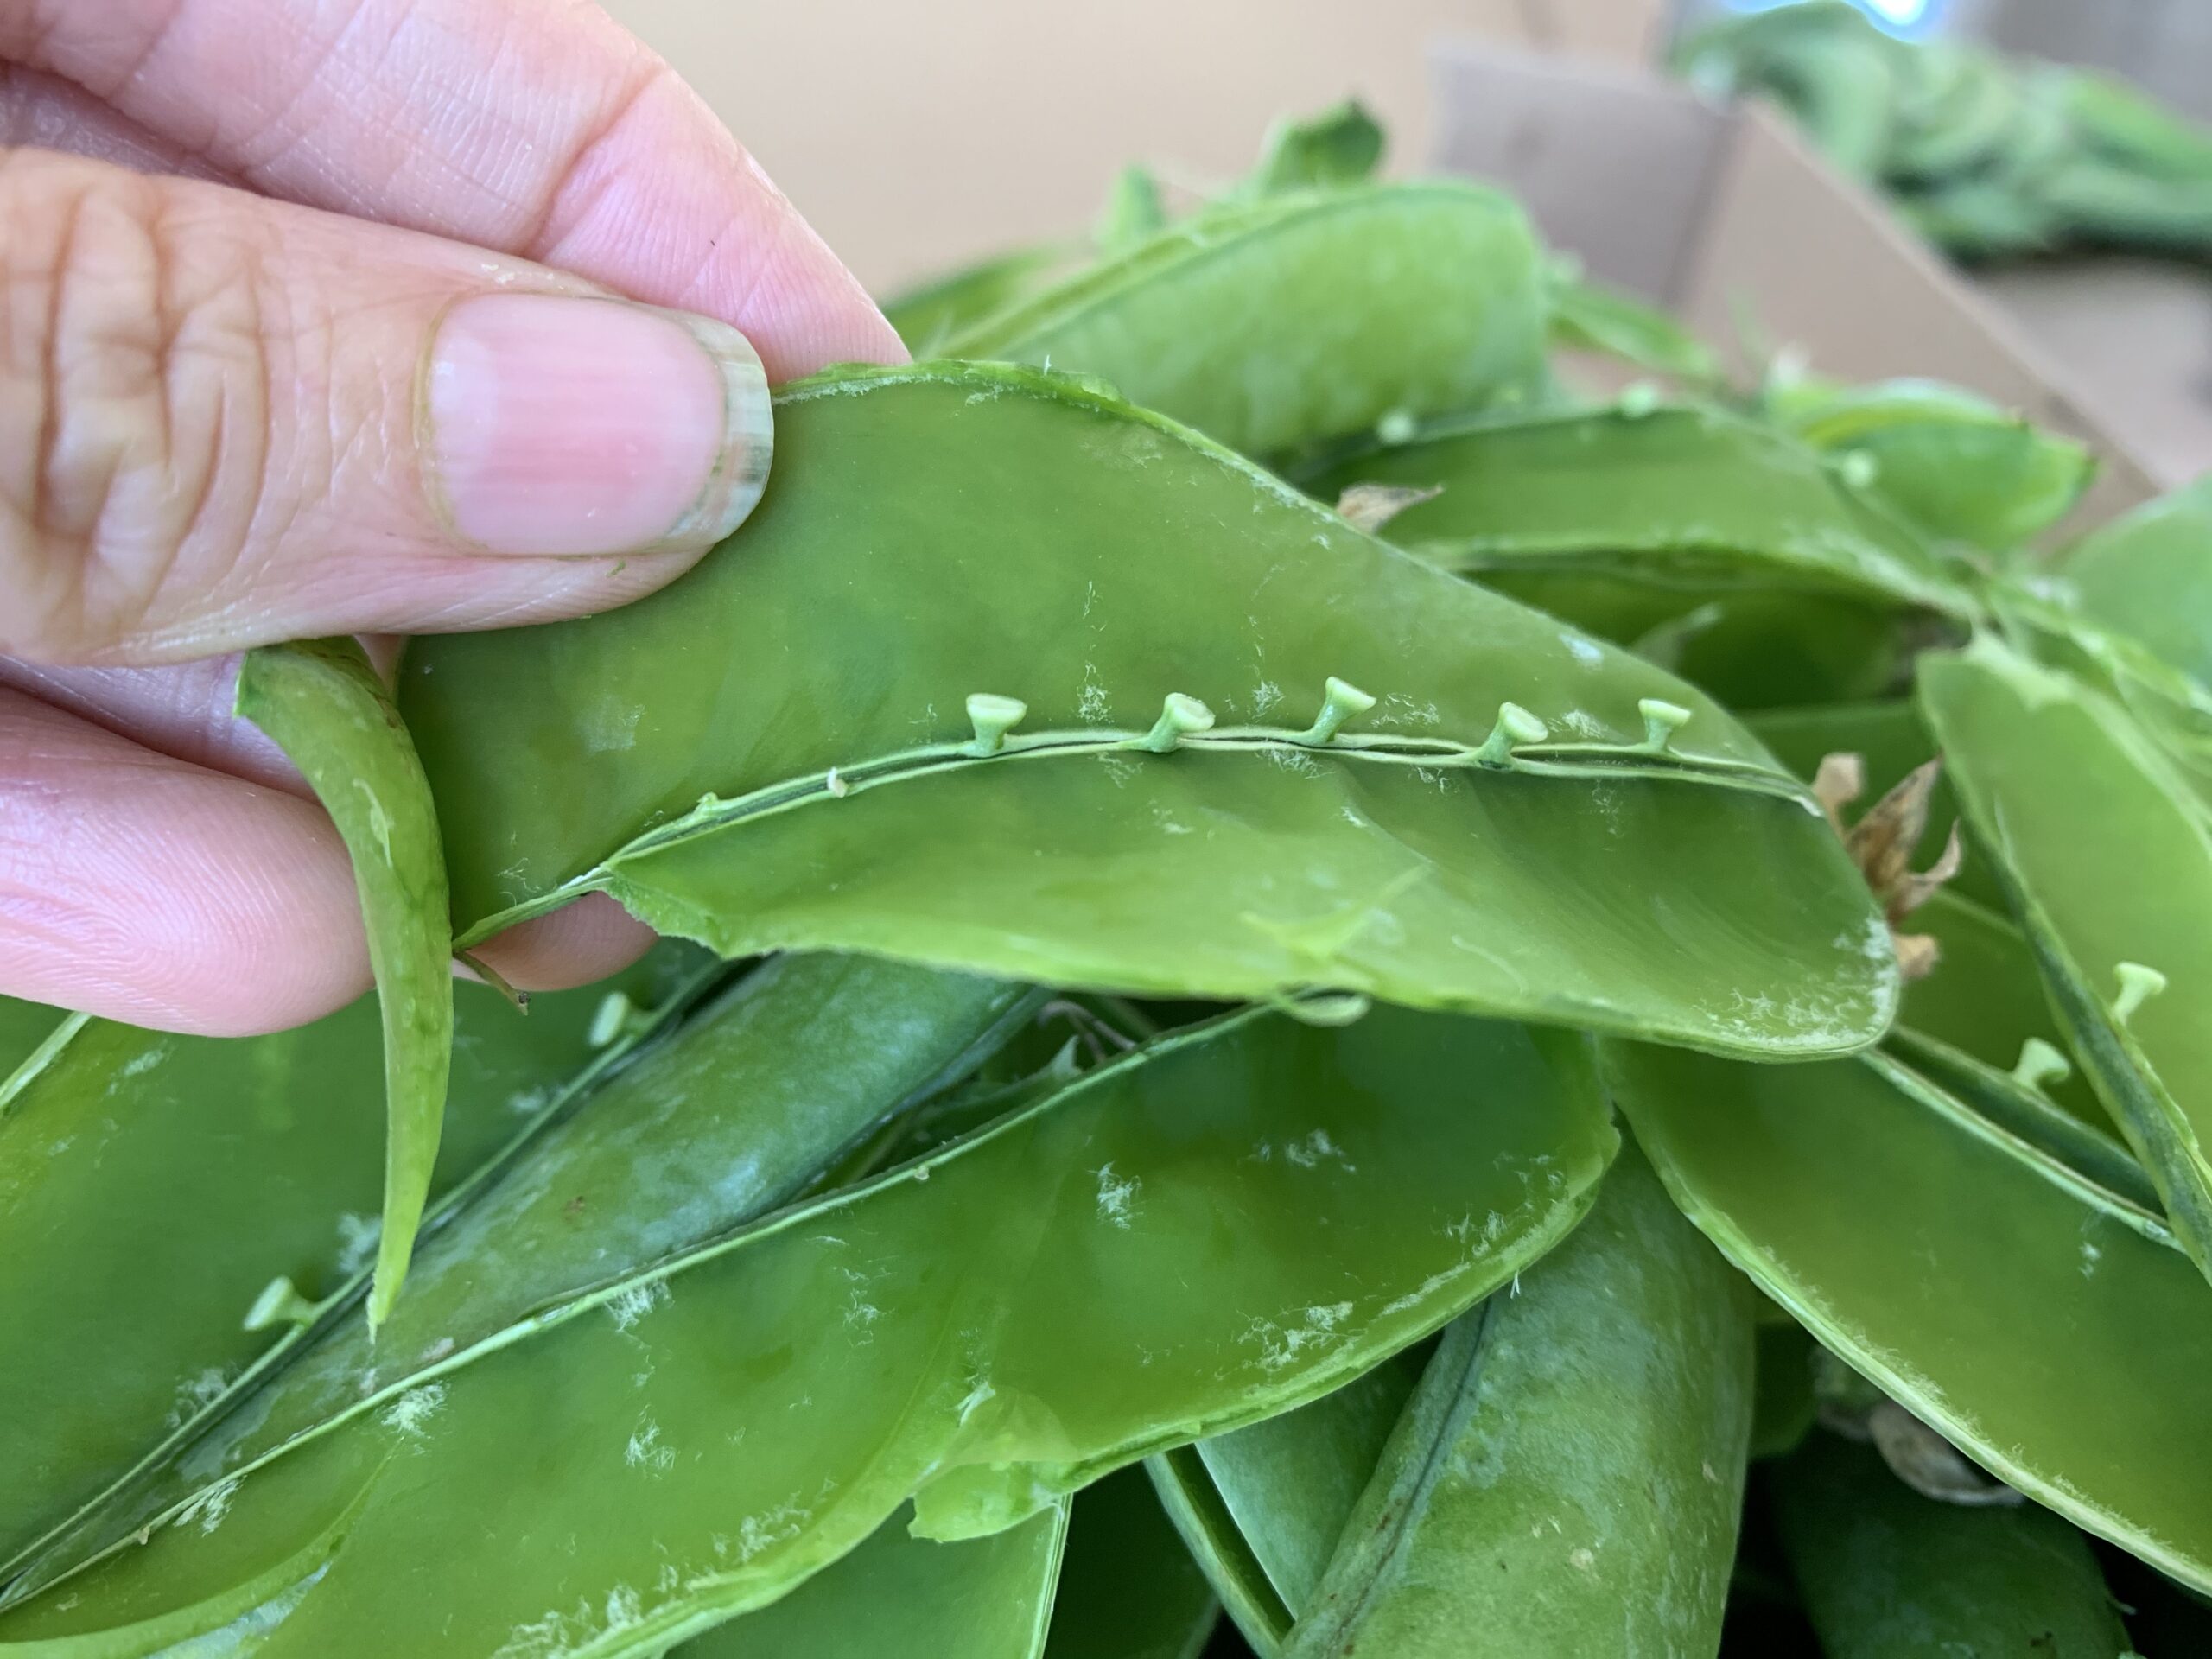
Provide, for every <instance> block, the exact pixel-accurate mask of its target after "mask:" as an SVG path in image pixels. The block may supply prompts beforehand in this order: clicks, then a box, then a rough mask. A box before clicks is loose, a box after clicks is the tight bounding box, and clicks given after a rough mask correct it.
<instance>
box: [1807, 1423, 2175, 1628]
mask: <svg viewBox="0 0 2212 1659" xmlns="http://www.w3.org/2000/svg"><path fill="white" fill-rule="evenodd" d="M1773 1492H1774V1507H1775V1517H1776V1521H1777V1525H1778V1528H1779V1530H1780V1532H1781V1535H1782V1542H1783V1549H1784V1550H1785V1551H1786V1552H1787V1554H1789V1565H1790V1569H1791V1571H1792V1572H1794V1573H1796V1579H1797V1586H1798V1588H1799V1590H1800V1592H1802V1594H1803V1596H1804V1598H1805V1606H1806V1611H1808V1613H1809V1614H1810V1615H1811V1617H1812V1620H1813V1625H1814V1628H1815V1630H1819V1631H1820V1633H1821V1652H1822V1653H1823V1654H1825V1655H1826V1656H1827V1659H1955V1656H1956V1655H1960V1654H1967V1653H1972V1654H1988V1655H1992V1656H1997V1655H2018V1656H2021V1659H2127V1656H2129V1655H2131V1654H2132V1653H2133V1647H2132V1645H2131V1643H2129V1641H2128V1639H2127V1632H2126V1630H2125V1629H2123V1628H2122V1627H2121V1624H2120V1615H2119V1613H2118V1611H2116V1610H2115V1609H2114V1608H2113V1601H2112V1594H2111V1592H2109V1591H2107V1589H2106V1588H2105V1581H2104V1576H2103V1574H2102V1573H2099V1572H2098V1571H2097V1562H2096V1558H2095V1557H2094V1556H2093V1555H2092V1554H2090V1553H2089V1547H2088V1543H2087V1542H2086V1541H2084V1540H2083V1538H2082V1535H2081V1534H2080V1533H2078V1532H2076V1531H2075V1529H2073V1528H2071V1527H2069V1526H2068V1525H2067V1524H2066V1522H2063V1521H2062V1520H2060V1519H2059V1518H2058V1517H2057V1516H2055V1515H2053V1514H2051V1513H2050V1511H2049V1510H2044V1509H2039V1508H2037V1507H2036V1506H2035V1505H2034V1504H2021V1505H2018V1506H2017V1507H2013V1508H1982V1509H1970V1508H1965V1507H1961V1505H1958V1504H1955V1503H1937V1502H1936V1500H1935V1499H1933V1498H1927V1497H1922V1496H1921V1495H1920V1494H1919V1493H1917V1492H1916V1491H1913V1490H1912V1489H1911V1488H1910V1487H1909V1486H1907V1485H1906V1484H1904V1482H1903V1481H1901V1480H1899V1479H1898V1478H1897V1477H1896V1476H1895V1475H1893V1474H1891V1472H1890V1471H1889V1468H1888V1466H1887V1465H1885V1464H1884V1463H1883V1461H1882V1459H1881V1455H1880V1454H1879V1453H1878V1452H1876V1451H1875V1450H1874V1448H1873V1447H1872V1446H1853V1444H1851V1443H1850V1442H1849V1441H1847V1440H1842V1439H1840V1437H1838V1436H1836V1435H1834V1434H1815V1435H1814V1436H1813V1437H1812V1439H1811V1440H1808V1442H1807V1443H1806V1444H1805V1445H1804V1446H1802V1448H1801V1449H1800V1450H1799V1451H1798V1452H1796V1454H1795V1455H1793V1456H1792V1457H1790V1458H1789V1459H1788V1460H1787V1461H1786V1462H1783V1463H1782V1464H1780V1465H1777V1467H1776V1468H1775V1470H1774V1473H1773Z"/></svg>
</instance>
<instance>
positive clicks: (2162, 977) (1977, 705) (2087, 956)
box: [1920, 639, 2212, 1264]
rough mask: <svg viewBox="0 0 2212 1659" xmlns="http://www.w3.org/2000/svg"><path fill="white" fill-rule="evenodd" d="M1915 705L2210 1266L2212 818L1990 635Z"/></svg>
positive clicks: (2105, 1086)
mask: <svg viewBox="0 0 2212 1659" xmlns="http://www.w3.org/2000/svg"><path fill="white" fill-rule="evenodd" d="M1920 695H1921V702H1922V705H1923V708H1924V709H1926V711H1927V714H1928V716H1929V721H1930V723H1931V724H1932V725H1933V726H1934V728H1935V729H1936V734H1938V735H1939V736H1940V737H1941V738H1942V741H1943V747H1944V751H1945V753H1946V755H1947V756H1948V761H1949V765H1950V767H1951V772H1952V775H1953V777H1954V778H1955V779H1956V781H1957V786H1958V790H1959V793H1960V796H1961V799H1962V800H1963V802H1964V803H1965V805H1966V810H1967V814H1968V816H1969V817H1971V818H1972V819H1973V821H1974V826H1975V828H1976V829H1977V830H1978V831H1979V832H1980V841H1981V842H1982V844H1983V845H1985V846H1986V847H1987V848H1988V849H1989V851H1990V853H1991V855H1992V857H1993V860H1994V861H1995V862H1996V864H1997V866H1998V868H1999V874H2001V875H2002V876H2003V878H2004V879H2005V882H2006V884H2007V885H2008V886H2010V887H2012V888H2013V889H2015V901H2014V905H2013V909H2014V912H2015V914H2017V915H2018V917H2019V918H2020V919H2021V922H2022V925H2023V926H2024V930H2025V931H2026V933H2027V936H2028V938H2029V940H2030V942H2031V944H2032V945H2033V946H2034V949H2035V952H2036V956H2037V960H2038V962H2039V963H2041V965H2042V968H2043V971H2044V982H2045V984H2046V986H2047V987H2048V988H2049V990H2050V996H2051V1000H2052V1002H2053V1004H2054V1006H2055V1007H2056V1009H2057V1012H2058V1014H2059V1017H2060V1019H2061V1020H2063V1023H2064V1024H2065V1026H2066V1027H2067V1030H2068V1033H2069V1035H2070V1036H2071V1038H2072V1039H2073V1042H2072V1046H2073V1050H2074V1052H2075V1053H2076V1054H2078V1055H2079V1056H2080V1057H2081V1058H2082V1062H2083V1063H2084V1065H2085V1067H2086V1069H2087V1070H2088V1073H2089V1076H2090V1078H2091V1080H2092V1081H2093V1082H2094V1084H2095V1085H2096V1088H2097V1092H2098V1093H2099V1094H2100V1095H2101V1096H2102V1097H2103V1099H2104V1102H2105V1104H2106V1106H2107V1108H2108V1109H2110V1111H2111V1114H2112V1116H2113V1120H2114V1122H2117V1123H2118V1125H2119V1126H2120V1132H2121V1133H2122V1134H2123V1135H2125V1136H2126V1140H2127V1142H2128V1145H2129V1146H2130V1147H2133V1149H2134V1151H2135V1154H2136V1156H2137V1158H2138V1159H2139V1160H2140V1161H2141V1162H2142V1164H2143V1166H2144V1168H2145V1171H2146V1172H2147V1173H2149V1175H2150V1177H2151V1179H2152V1181H2153V1182H2154V1183H2155V1184H2156V1185H2157V1186H2158V1193H2159V1196H2160V1198H2162V1199H2163V1200H2164V1207H2165V1211H2166V1213H2167V1215H2168V1216H2169V1217H2171V1219H2172V1223H2173V1227H2174V1230H2175V1232H2176V1233H2177V1235H2178V1236H2179V1237H2180V1238H2181V1240H2182V1242H2183V1244H2184V1245H2185V1246H2186V1247H2187V1248H2188V1249H2189V1251H2190V1254H2191V1255H2194V1256H2195V1257H2196V1259H2197V1261H2198V1262H2201V1263H2207V1264H2212V1158H2208V1157H2207V1154H2206V1151H2205V1147H2204V1145H2203V1142H2204V1139H2205V1135H2206V1132H2207V1125H2208V1123H2212V1022H2207V1021H2206V1020H2203V1019H2202V1018H2201V1017H2200V1007H2201V1001H2202V998H2203V996H2204V995H2207V994H2208V992H2212V808H2208V806H2207V805H2206V804H2205V803H2204V802H2203V800H2202V798H2200V797H2198V796H2197V795H2196V793H2195V792H2194V791H2192V790H2191V789H2190V787H2189V786H2188V785H2186V783H2184V782H2183V781H2182V780H2181V779H2179V778H2178V777H2177V774H2176V772H2175V768H2174V767H2173V766H2172V765H2171V761H2170V760H2168V758H2167V757H2166V756H2165V755H2164V753H2162V752H2161V751H2160V750H2159V749H2158V747H2157V746H2156V745H2155V744H2154V743H2152V741H2151V740H2150V739H2149V738H2148V736H2147V735H2146V734H2145V733H2144V731H2143V730H2142V728H2140V727H2139V725H2138V724H2137V723H2136V722H2135V721H2133V719H2132V718H2131V717H2130V716H2129V715H2128V714H2127V712H2126V710H2125V709H2121V708H2120V706H2119V705H2117V704H2116V703H2114V702H2111V701H2110V700H2109V699H2107V698H2106V697H2105V696H2102V695H2101V694H2100V693H2098V692H2096V691H2094V690H2091V689H2089V688H2088V686H2085V685H2082V684H2081V683H2079V682H2077V681H2075V680H2074V679H2072V678H2071V677H2068V676H2066V675H2064V674H2062V673H2058V672H2055V671H2051V670H2050V669H2047V668H2044V667H2041V666H2039V665H2037V664H2034V663H2031V662H2030V661H2028V660H2027V659H2025V658H2023V657H2021V656H2019V655H2018V653H2016V652H2013V651H2012V650H2011V649H2009V648H2008V647H2006V646H2005V645H1999V643H1997V642H1996V641H1995V640H1994V639H1980V640H1977V641H1976V643H1975V644H1974V646H1973V647H1972V649H1970V650H1968V651H1967V652H1961V653H1957V654H1944V655H1935V656H1930V657H1929V658H1924V659H1923V662H1922V664H1921V671H1920ZM2168 986H2171V989H2167V987H2168ZM2161 990H2164V992H2165V994H2164V995H2163V996H2160V995H2155V993H2157V992H2159V991H2161Z"/></svg>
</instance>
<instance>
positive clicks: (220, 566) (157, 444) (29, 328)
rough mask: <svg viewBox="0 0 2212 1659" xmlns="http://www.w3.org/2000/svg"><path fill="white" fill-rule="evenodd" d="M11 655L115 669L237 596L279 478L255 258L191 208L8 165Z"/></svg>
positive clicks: (187, 201)
mask: <svg viewBox="0 0 2212 1659" xmlns="http://www.w3.org/2000/svg"><path fill="white" fill-rule="evenodd" d="M0 225H4V226H6V227H7V233H8V235H7V242H6V245H5V249H4V253H0V275H4V278H5V280H4V283H0V615H4V616H5V618H6V619H7V620H5V621H4V622H0V650H6V651H10V652H16V653H17V654H22V655H30V656H42V657H48V658H57V659H60V658H79V659H97V658H100V657H102V656H105V655H109V654H111V653H112V652H115V651H116V650H117V649H118V647H119V646H120V645H122V644H123V642H124V641H126V640H128V639H131V638H133V637H134V636H137V635H141V634H143V633H144V632H146V631H148V630H149V629H155V630H158V629H159V627H160V626H162V622H163V620H164V619H165V618H167V617H168V616H169V615H170V614H171V613H174V612H175V611H176V610H177V609H178V607H179V606H180V603H181V595H182V594H187V593H190V592H194V591H200V592H204V591H205V590H206V588H207V587H208V586H209V585H210V584H211V583H220V582H223V581H224V580H225V578H226V575H228V574H229V573H230V572H231V571H232V569H233V568H234V567H235V566H236V565H237V563H238V561H239V559H240V558H241V556H243V554H244V553H245V550H246V548H247V546H248V545H249V541H248V537H247V535H246V531H247V527H248V526H249V525H250V524H251V519H252V517H253V513H254V511H255V505H256V501H257V497H258V494H259V490H258V487H257V482H258V478H259V476H260V474H261V473H262V470H263V468H264V466H265V461H266V457H265V454H264V453H263V452H264V448H265V443H266V432H267V429H268V422H267V414H268V401H269V397H268V388H269V387H270V385H272V384H273V380H274V375H273V365H272V364H271V362H270V352H271V349H272V347H271V334H270V331H269V330H268V329H266V328H265V327H264V326H263V323H264V318H263V316H262V310H263V308H264V303H265V302H266V299H267V296H268V288H267V285H266V284H265V283H263V282H262V281H260V280H259V278H258V273H257V265H258V264H259V263H260V257H259V253H260V251H259V250H258V249H257V246H256V245H255V243H254V240H253V238H251V236H250V235H248V236H239V235H235V234H231V235H225V234H216V235H208V234H205V233H202V232H200V229H199V228H198V227H197V226H195V224H194V204H193V200H192V194H191V193H190V192H181V191H180V188H179V187H178V186H177V185H176V184H175V183H174V181H156V180H152V179H145V178H141V177H138V176H137V175H130V174H125V173H121V172H119V171H118V170H115V169H111V168H100V167H97V166H93V165H91V164H85V163H75V162H68V161H67V160H63V159H60V158H54V157H48V156H26V155H24V154H23V153H22V152H5V153H0Z"/></svg>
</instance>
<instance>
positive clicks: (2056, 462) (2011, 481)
mask: <svg viewBox="0 0 2212 1659" xmlns="http://www.w3.org/2000/svg"><path fill="white" fill-rule="evenodd" d="M1789 429H1790V430H1792V431H1793V432H1795V433H1796V435H1797V436H1799V437H1800V438H1802V439H1803V440H1804V441H1805V442H1807V443H1809V444H1811V445H1812V446H1813V447H1814V448H1815V449H1818V450H1820V451H1821V452H1822V453H1823V454H1830V455H1834V456H1836V457H1837V458H1838V459H1839V460H1840V461H1841V462H1842V463H1843V464H1844V465H1845V466H1846V467H1855V468H1858V469H1859V470H1861V471H1863V472H1865V474H1866V477H1867V480H1868V481H1867V485H1866V487H1867V489H1868V490H1869V491H1870V492H1871V493H1872V494H1874V495H1876V496H1878V497H1879V498H1880V499H1882V500H1884V501H1886V502H1887V503H1888V504H1889V505H1891V507H1893V508H1895V509H1896V510H1897V512H1899V513H1900V514H1902V515H1903V516H1904V518H1906V519H1907V520H1908V521H1910V523H1912V524H1916V525H1917V526H1918V527H1919V528H1920V529H1921V530H1922V531H1924V532H1926V533H1927V534H1929V535H1930V536H1934V537H1939V538H1947V539H1950V540H1955V541H1961V542H1971V543H1974V545H1976V546H1978V547H1984V548H1990V549H2002V548H2009V547H2017V546H2018V545H2019V544H2020V543H2023V542H2024V541H2026V540H2027V539H2028V538H2029V537H2032V536H2034V535H2036V534H2037V532H2038V531H2044V530H2047V529H2049V528H2050V526H2051V525H2053V524H2056V523H2057V522H2058V521H2059V520H2060V519H2061V518H2064V517H2065V516H2066V515H2067V514H2068V513H2069V512H2072V511H2073V510H2074V507H2075V503H2077V502H2078V501H2080V500H2081V499H2082V492H2083V491H2085V490H2086V489H2088V486H2089V482H2090V480H2092V479H2093V478H2094V476H2095V475H2096V461H2095V459H2094V457H2093V456H2091V454H2089V452H2088V449H2087V448H2084V447H2083V446H2082V445H2081V444H2078V443H2075V442H2073V441H2072V440H2070V439H2068V438H2062V437H2059V436H2057V435H2056V434H2053V433H2050V432H2045V431H2043V430H2041V429H2039V428H2037V427H2035V426H2033V425H2031V424H2030V423H2028V422H2026V421H2024V420H2023V419H2021V418H2020V417H2019V416H2017V415H2013V414H2010V413H2008V412H2007V411H2005V410H2001V409H1999V408H1998V407H1997V406H1996V405H1995V404H1991V403H1988V402H1986V400H1984V399H1982V398H1980V397H1974V395H1973V394H1972V393H1970V392H1965V391H1960V390H1959V389H1958V388H1956V387H1955V386H1947V385H1939V384H1937V383H1936V382H1934V381H1927V380H1891V381H1885V382H1883V383H1882V384H1880V385H1871V386H1859V387H1853V388H1848V389H1840V390H1839V391H1837V392H1835V394H1834V395H1833V396H1831V397H1826V398H1824V399H1821V401H1820V402H1819V403H1817V404H1815V405H1814V406H1812V407H1810V408H1800V409H1797V410H1795V411H1793V413H1792V415H1791V416H1790V418H1789ZM1854 456H1864V457H1865V458H1866V459H1865V460H1864V461H1856V460H1853V457H1854Z"/></svg>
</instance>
